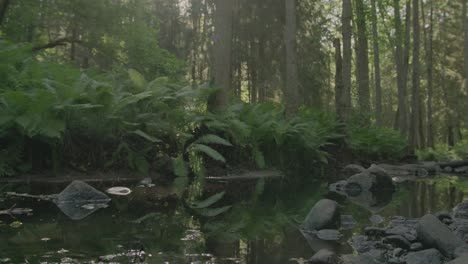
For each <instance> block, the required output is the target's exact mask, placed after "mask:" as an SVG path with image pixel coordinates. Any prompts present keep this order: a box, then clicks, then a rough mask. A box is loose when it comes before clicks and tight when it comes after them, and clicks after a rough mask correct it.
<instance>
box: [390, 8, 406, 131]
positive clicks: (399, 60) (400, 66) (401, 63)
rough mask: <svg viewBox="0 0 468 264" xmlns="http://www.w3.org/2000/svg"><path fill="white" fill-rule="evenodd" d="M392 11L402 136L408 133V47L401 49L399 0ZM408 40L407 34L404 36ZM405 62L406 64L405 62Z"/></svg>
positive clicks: (401, 32) (399, 126)
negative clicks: (393, 15) (393, 14)
mask: <svg viewBox="0 0 468 264" xmlns="http://www.w3.org/2000/svg"><path fill="white" fill-rule="evenodd" d="M393 9H394V13H395V19H394V21H395V38H396V41H395V65H396V72H397V86H398V110H397V113H398V114H397V117H398V118H397V119H396V120H397V125H396V126H395V127H397V128H398V129H399V131H400V133H401V134H402V135H404V136H406V135H407V133H408V119H407V117H408V115H407V111H406V110H407V104H406V102H407V101H406V75H407V67H406V64H407V63H406V62H407V60H408V58H407V56H406V51H407V50H408V47H407V46H406V45H405V50H404V49H403V43H404V42H406V40H404V37H403V30H402V23H401V15H400V0H393ZM406 12H407V13H406V14H407V16H406V31H407V33H409V20H410V18H409V13H410V5H409V0H408V1H407V4H406ZM406 35H407V36H406V38H408V35H409V34H406ZM405 61H406V62H405Z"/></svg>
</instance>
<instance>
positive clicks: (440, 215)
mask: <svg viewBox="0 0 468 264" xmlns="http://www.w3.org/2000/svg"><path fill="white" fill-rule="evenodd" d="M434 216H435V217H437V218H438V219H439V220H440V221H443V220H444V219H452V215H451V214H450V213H449V212H437V213H435V214H434Z"/></svg>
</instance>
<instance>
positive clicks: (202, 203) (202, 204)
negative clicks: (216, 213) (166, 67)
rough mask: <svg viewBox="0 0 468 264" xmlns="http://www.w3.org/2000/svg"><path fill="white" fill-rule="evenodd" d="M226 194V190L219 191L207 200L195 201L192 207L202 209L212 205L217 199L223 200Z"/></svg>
mask: <svg viewBox="0 0 468 264" xmlns="http://www.w3.org/2000/svg"><path fill="white" fill-rule="evenodd" d="M225 194H226V192H220V193H217V194H215V195H212V196H210V197H209V198H207V199H206V200H203V201H198V202H193V203H192V205H191V206H190V207H191V208H194V209H202V208H207V207H210V206H211V205H213V204H215V203H216V202H217V201H219V200H221V199H222V198H223V197H224V195H225Z"/></svg>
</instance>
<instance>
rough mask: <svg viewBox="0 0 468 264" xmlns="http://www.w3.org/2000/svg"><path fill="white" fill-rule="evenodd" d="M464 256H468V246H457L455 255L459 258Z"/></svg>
mask: <svg viewBox="0 0 468 264" xmlns="http://www.w3.org/2000/svg"><path fill="white" fill-rule="evenodd" d="M463 256H468V247H467V246H461V247H457V248H456V249H455V252H453V257H455V258H459V257H463Z"/></svg>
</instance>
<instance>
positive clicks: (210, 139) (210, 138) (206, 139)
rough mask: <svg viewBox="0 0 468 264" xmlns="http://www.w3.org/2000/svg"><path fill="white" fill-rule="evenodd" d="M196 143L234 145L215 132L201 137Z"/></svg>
mask: <svg viewBox="0 0 468 264" xmlns="http://www.w3.org/2000/svg"><path fill="white" fill-rule="evenodd" d="M195 142H196V143H202V144H219V145H224V146H229V147H230V146H232V144H231V143H230V142H229V141H227V140H226V139H224V138H221V137H219V136H217V135H214V134H208V135H204V136H202V137H200V138H199V139H197V141H195Z"/></svg>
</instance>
